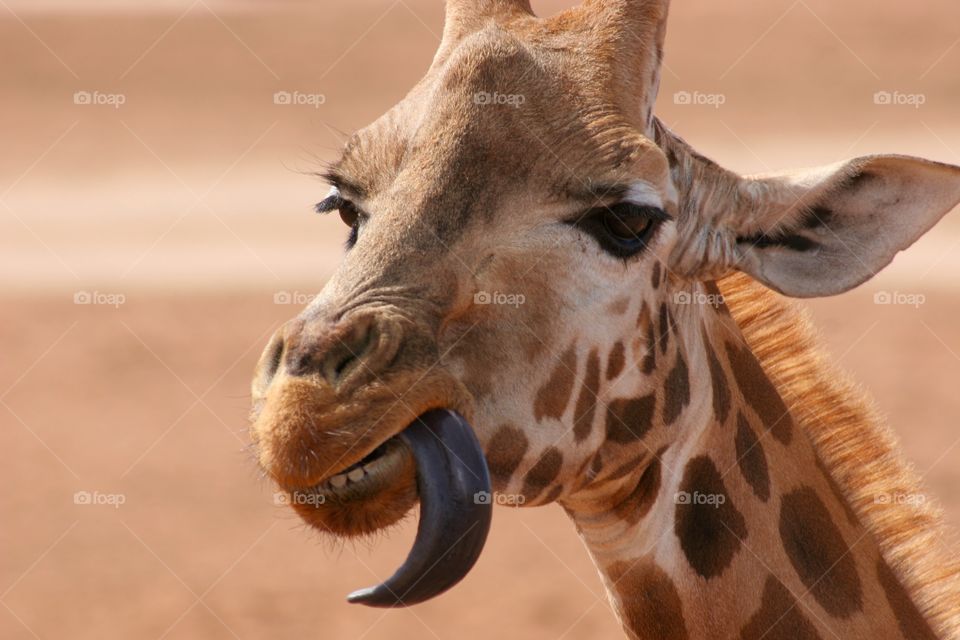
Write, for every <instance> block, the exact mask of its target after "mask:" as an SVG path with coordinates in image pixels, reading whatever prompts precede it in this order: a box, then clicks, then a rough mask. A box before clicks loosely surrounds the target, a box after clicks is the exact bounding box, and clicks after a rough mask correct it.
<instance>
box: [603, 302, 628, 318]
mask: <svg viewBox="0 0 960 640" xmlns="http://www.w3.org/2000/svg"><path fill="white" fill-rule="evenodd" d="M629 308H630V298H617V299H616V300H614V301H613V302H611V303H610V304H609V305H608V306H607V313H609V314H610V315H612V316H622V315H623V314H625V313H626V312H627V309H629Z"/></svg>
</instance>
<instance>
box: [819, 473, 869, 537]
mask: <svg viewBox="0 0 960 640" xmlns="http://www.w3.org/2000/svg"><path fill="white" fill-rule="evenodd" d="M815 460H816V461H817V468H818V469H820V473H822V474H823V478H824V480H826V481H827V486H828V487H830V493H832V494H833V497H834V498H836V500H837V502H839V503H840V506H841V507H843V512H844V513H845V514H846V515H847V520H848V521H849V522H850V524H852V525H853V526H855V527H857V528H859V527H860V520H859V519H858V518H857V513H856V512H855V511H854V510H853V507H852V506H851V505H850V501H849V500H847V498H846V496H844V495H843V491H841V490H840V486H839V485H838V484H837V481H836V480H834V479H833V474H831V473H830V470H829V469H827V465H825V464H823V460H821V459H820V456H816V457H815Z"/></svg>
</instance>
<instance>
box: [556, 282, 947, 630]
mask: <svg viewBox="0 0 960 640" xmlns="http://www.w3.org/2000/svg"><path fill="white" fill-rule="evenodd" d="M687 293H688V294H689V295H690V296H691V297H692V299H694V300H709V298H708V296H718V295H719V290H717V289H716V288H715V287H712V286H708V287H706V288H701V287H700V286H699V285H698V287H697V288H695V289H693V290H691V291H688V292H687ZM721 299H722V298H721ZM651 315H652V314H651ZM659 315H660V316H664V314H663V313H661V314H659ZM660 322H665V323H666V324H667V326H666V327H654V326H653V325H656V324H657V322H656V321H655V320H654V321H652V323H651V326H650V327H648V330H653V329H656V332H657V333H658V335H659V336H660V338H659V340H658V341H657V342H656V343H655V344H654V345H653V347H652V348H654V349H656V350H657V353H656V356H657V357H658V358H659V363H658V366H657V367H656V371H652V372H651V373H650V375H653V376H658V375H659V376H660V377H661V381H660V383H659V384H657V388H658V389H660V391H658V392H657V393H656V394H655V396H654V397H653V399H652V400H651V399H638V400H636V401H635V402H638V403H643V402H647V403H652V409H651V411H649V412H644V411H638V410H636V407H634V410H630V401H621V400H616V399H606V400H607V402H608V434H609V433H611V431H613V432H616V429H615V428H611V427H610V426H609V423H610V421H611V420H623V421H625V422H626V423H627V424H626V425H625V426H626V427H627V428H629V430H630V431H631V432H633V433H635V434H637V435H642V436H643V437H642V438H637V439H633V440H632V441H630V440H631V439H630V438H623V439H619V441H614V442H608V444H606V445H605V446H604V448H603V449H601V451H600V456H601V457H602V458H603V459H604V460H611V461H613V460H616V461H617V463H616V464H607V463H606V462H602V463H601V464H600V465H598V468H597V469H595V470H594V472H595V476H594V478H595V479H594V480H593V481H592V482H590V483H589V484H587V485H586V486H585V487H583V488H582V489H581V490H580V491H578V492H577V493H575V494H574V495H573V496H572V497H570V498H569V499H567V500H565V501H564V507H565V509H566V510H567V512H568V513H569V515H570V516H571V518H572V519H573V521H574V523H575V524H576V526H577V529H578V531H579V532H580V534H581V536H582V538H583V539H584V541H585V543H586V545H587V547H588V548H589V550H590V552H591V554H592V556H593V558H594V561H595V562H596V564H597V566H598V568H599V569H600V571H601V573H602V575H603V577H604V580H605V583H606V586H607V589H608V593H609V595H610V597H611V600H612V601H613V603H614V606H615V609H616V610H617V612H618V614H619V615H620V618H621V620H622V622H623V625H624V627H625V629H626V630H627V632H628V634H629V635H630V637H632V638H639V639H647V638H650V639H652V638H671V639H672V638H677V639H679V638H688V639H694V638H745V639H747V638H765V639H767V640H777V639H779V638H784V639H786V638H791V639H794V638H811V639H812V638H823V639H826V638H844V639H847V638H901V637H906V638H928V637H930V638H932V637H935V636H934V635H933V633H932V632H931V631H930V627H929V626H928V624H927V622H926V621H925V620H924V618H923V617H922V616H921V615H920V613H919V612H918V609H917V607H916V606H915V605H914V604H913V603H912V602H911V601H910V599H909V597H908V596H907V595H906V591H905V590H904V589H903V588H902V587H901V585H900V583H899V582H898V579H897V578H896V577H895V576H894V574H893V572H892V571H891V570H890V568H889V567H888V565H887V564H886V562H885V561H884V560H883V557H882V555H881V553H880V550H879V546H878V544H877V542H876V540H875V539H874V536H873V535H872V534H871V533H870V532H869V531H868V530H867V529H866V528H865V527H864V526H862V525H861V523H860V522H859V521H858V519H857V517H856V515H855V514H854V512H853V510H852V509H851V508H850V506H849V505H848V503H847V501H846V499H845V498H844V496H843V495H842V493H841V491H840V490H839V488H838V487H837V485H836V484H835V482H834V481H833V479H832V478H831V476H830V474H829V472H828V471H827V469H826V468H825V467H824V465H823V464H821V462H820V460H819V458H818V455H817V452H816V450H815V448H814V446H813V444H812V442H811V440H810V438H809V437H808V434H807V433H806V431H805V430H804V429H803V428H802V426H801V425H800V424H799V423H797V422H796V421H795V420H794V417H793V416H792V415H791V413H790V411H789V410H788V408H787V406H786V404H785V402H784V400H783V399H782V398H781V395H780V393H779V392H778V390H777V388H776V387H775V386H774V384H773V383H772V382H771V381H770V379H769V377H768V376H767V375H766V373H765V372H764V370H763V368H762V365H761V364H760V363H759V362H758V360H757V359H756V357H755V356H754V354H753V352H752V351H751V349H750V347H749V346H748V345H747V343H746V341H745V339H744V336H743V335H742V334H741V332H740V330H739V329H738V327H737V325H736V323H735V322H734V320H733V318H732V317H731V316H730V315H729V313H728V312H727V311H726V309H725V307H724V306H723V305H722V304H717V305H715V306H711V305H709V304H706V305H705V304H687V305H668V308H667V313H666V315H665V318H662V319H661V320H660ZM642 324H643V323H641V325H642ZM641 330H642V329H641ZM663 340H666V341H671V342H672V344H671V345H670V348H669V349H665V348H663V347H664V345H663V344H662V341H663ZM658 372H659V373H658ZM638 416H639V419H640V420H641V421H642V420H644V419H648V420H649V423H648V424H637V423H636V420H637V419H638ZM631 421H634V422H633V423H631ZM608 440H609V436H608ZM615 440H617V439H615Z"/></svg>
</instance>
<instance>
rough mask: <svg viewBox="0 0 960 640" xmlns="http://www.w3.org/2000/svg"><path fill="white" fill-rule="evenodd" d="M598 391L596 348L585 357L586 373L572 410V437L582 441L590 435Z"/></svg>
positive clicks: (598, 376) (598, 373)
mask: <svg viewBox="0 0 960 640" xmlns="http://www.w3.org/2000/svg"><path fill="white" fill-rule="evenodd" d="M599 392H600V356H599V355H597V350H596V349H594V350H592V351H591V352H590V356H589V357H588V358H587V373H586V375H585V376H584V378H583V386H582V387H581V388H580V396H579V397H578V398H577V405H576V408H575V409H574V411H573V438H574V440H575V441H576V442H583V441H584V440H586V439H587V436H589V435H590V429H591V428H592V427H593V416H594V414H595V413H596V411H597V394H598V393H599Z"/></svg>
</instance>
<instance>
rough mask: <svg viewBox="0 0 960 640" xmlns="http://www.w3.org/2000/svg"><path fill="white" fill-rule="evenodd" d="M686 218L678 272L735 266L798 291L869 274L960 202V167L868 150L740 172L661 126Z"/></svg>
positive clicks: (829, 287) (836, 288)
mask: <svg viewBox="0 0 960 640" xmlns="http://www.w3.org/2000/svg"><path fill="white" fill-rule="evenodd" d="M658 134H659V142H660V144H661V146H663V147H664V150H665V151H666V152H667V157H668V158H669V160H670V165H671V173H672V176H673V180H674V182H675V184H676V186H677V190H678V193H679V194H680V197H679V208H680V216H679V221H678V227H679V228H678V239H677V244H676V246H675V248H674V250H673V253H672V255H671V260H670V261H671V270H672V271H673V272H674V273H678V274H681V275H686V276H687V277H691V278H700V279H707V278H714V277H718V276H720V275H723V274H724V273H727V272H729V271H730V270H731V269H738V270H740V271H743V272H745V273H748V274H749V275H751V276H753V277H754V278H756V279H757V280H759V281H760V282H762V283H764V284H765V285H767V286H768V287H770V288H772V289H774V290H776V291H779V292H780V293H783V294H784V295H788V296H793V297H797V298H813V297H819V296H831V295H836V294H839V293H843V292H845V291H848V290H850V289H852V288H854V287H856V286H858V285H860V284H862V283H864V282H866V281H867V280H869V279H870V278H872V277H873V276H874V275H876V274H877V273H878V272H879V271H880V270H881V269H883V268H884V267H885V266H887V265H888V264H890V262H891V261H892V260H893V258H894V257H895V256H896V255H897V253H898V252H900V251H903V250H904V249H906V248H907V247H909V246H910V245H912V244H913V243H914V242H916V241H917V239H919V238H920V236H922V235H923V234H924V233H926V232H927V231H928V230H929V229H930V228H931V227H932V226H933V225H934V224H936V223H937V221H939V220H940V218H942V217H943V216H944V215H945V214H946V213H947V212H948V211H950V210H951V209H953V208H954V207H955V206H957V204H958V203H960V167H954V166H951V165H947V164H940V163H937V162H931V161H929V160H921V159H919V158H910V157H907V156H869V157H865V158H858V159H856V160H850V161H848V162H841V163H838V164H835V165H831V166H827V167H822V168H819V169H809V170H802V171H794V172H790V173H784V174H770V175H763V176H747V177H740V176H737V175H735V174H733V173H732V172H730V171H726V170H725V169H722V168H721V167H719V166H718V165H716V164H714V163H712V162H710V161H709V160H707V159H705V158H703V157H702V156H700V155H698V154H696V152H694V151H693V150H692V149H690V147H689V146H687V145H686V143H684V142H683V141H682V140H680V139H679V138H677V137H675V136H673V135H672V134H670V133H669V132H667V131H666V130H665V129H663V128H662V126H661V127H660V129H659V130H658Z"/></svg>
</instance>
